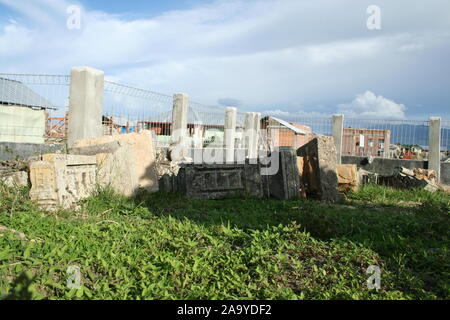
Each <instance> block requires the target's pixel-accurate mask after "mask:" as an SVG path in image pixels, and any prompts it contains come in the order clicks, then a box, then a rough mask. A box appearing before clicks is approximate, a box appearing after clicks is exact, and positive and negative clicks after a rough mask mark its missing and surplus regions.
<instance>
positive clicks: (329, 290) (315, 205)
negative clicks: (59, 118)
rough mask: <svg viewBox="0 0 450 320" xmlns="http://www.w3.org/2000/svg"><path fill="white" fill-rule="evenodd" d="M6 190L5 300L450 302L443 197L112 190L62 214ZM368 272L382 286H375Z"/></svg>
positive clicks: (449, 208) (1, 254)
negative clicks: (127, 193)
mask: <svg viewBox="0 0 450 320" xmlns="http://www.w3.org/2000/svg"><path fill="white" fill-rule="evenodd" d="M0 193H1V194H0V295H1V298H3V299H5V298H6V299H449V298H450V286H449V261H450V256H449V230H450V219H449V218H450V216H449V213H450V195H448V194H445V193H443V192H441V191H439V192H436V193H429V192H427V191H423V190H407V191H399V190H394V189H390V188H387V187H380V186H370V185H369V186H365V187H363V188H362V189H361V190H359V191H358V192H353V193H349V194H347V195H346V196H345V200H343V202H342V203H341V204H334V205H331V204H326V203H322V202H319V201H315V200H295V201H279V200H254V199H253V200H252V199H245V198H241V199H229V200H219V201H217V200H216V201H211V200H209V201H208V200H188V199H186V198H183V197H182V196H179V195H176V194H163V193H157V194H149V193H144V192H141V193H140V194H138V195H137V196H136V197H135V198H134V199H127V198H124V197H121V196H118V195H116V194H114V193H113V192H110V191H108V190H104V191H100V192H98V194H97V195H96V196H94V197H91V198H88V199H86V200H84V201H83V203H82V205H81V207H80V208H79V209H78V210H75V211H57V212H45V211H41V210H39V209H38V208H37V207H36V206H35V205H34V204H33V203H32V202H31V201H30V200H29V199H28V192H27V190H17V189H10V188H7V187H5V186H0ZM371 265H377V266H379V267H380V268H381V289H379V290H369V289H368V287H367V278H368V277H369V276H370V275H368V274H366V270H367V268H368V267H369V266H371ZM69 266H78V267H79V269H80V276H81V286H80V287H79V288H78V289H76V288H72V289H70V288H68V287H67V285H66V284H67V278H68V277H69V276H70V274H68V273H67V269H68V267H69Z"/></svg>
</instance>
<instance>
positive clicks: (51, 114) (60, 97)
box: [0, 73, 70, 143]
mask: <svg viewBox="0 0 450 320" xmlns="http://www.w3.org/2000/svg"><path fill="white" fill-rule="evenodd" d="M69 85H70V76H68V75H33V74H5V73H0V106H1V109H0V114H1V116H0V141H5V142H30V143H44V142H59V141H62V140H64V139H65V131H66V122H65V121H62V120H63V119H65V118H66V116H67V111H68V105H69Z"/></svg>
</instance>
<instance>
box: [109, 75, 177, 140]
mask: <svg viewBox="0 0 450 320" xmlns="http://www.w3.org/2000/svg"><path fill="white" fill-rule="evenodd" d="M172 105H173V100H172V96H169V95H165V94H161V93H156V92H153V91H149V90H144V89H138V88H134V87H130V86H126V85H122V84H118V83H115V82H110V81H105V89H104V111H103V130H104V134H105V135H115V134H124V133H131V132H139V131H141V130H153V131H154V132H155V140H156V141H155V142H156V146H157V147H162V146H168V145H169V143H170V135H171V127H172Z"/></svg>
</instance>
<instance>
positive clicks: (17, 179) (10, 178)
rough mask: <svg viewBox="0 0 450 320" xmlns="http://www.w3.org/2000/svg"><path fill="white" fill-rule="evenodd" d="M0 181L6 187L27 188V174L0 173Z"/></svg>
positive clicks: (18, 172) (17, 172)
mask: <svg viewBox="0 0 450 320" xmlns="http://www.w3.org/2000/svg"><path fill="white" fill-rule="evenodd" d="M0 181H1V182H3V183H4V184H5V185H6V186H8V187H11V188H13V187H28V172H25V171H16V172H5V173H1V172H0Z"/></svg>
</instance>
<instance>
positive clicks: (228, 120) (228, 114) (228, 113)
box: [224, 107, 237, 163]
mask: <svg viewBox="0 0 450 320" xmlns="http://www.w3.org/2000/svg"><path fill="white" fill-rule="evenodd" d="M236 117H237V109H236V108H234V107H227V108H226V109H225V127H224V147H225V161H226V163H234V149H235V147H234V144H235V141H236Z"/></svg>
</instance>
